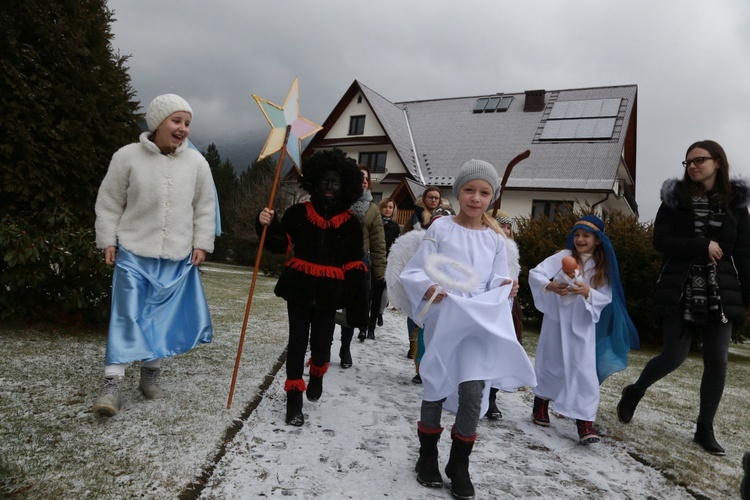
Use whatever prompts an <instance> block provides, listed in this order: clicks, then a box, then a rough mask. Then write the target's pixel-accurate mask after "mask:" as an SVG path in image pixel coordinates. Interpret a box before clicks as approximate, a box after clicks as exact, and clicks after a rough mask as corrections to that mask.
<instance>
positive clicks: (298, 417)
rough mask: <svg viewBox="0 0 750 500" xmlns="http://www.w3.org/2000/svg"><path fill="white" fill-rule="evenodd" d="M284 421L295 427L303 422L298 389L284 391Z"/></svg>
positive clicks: (300, 425)
mask: <svg viewBox="0 0 750 500" xmlns="http://www.w3.org/2000/svg"><path fill="white" fill-rule="evenodd" d="M286 423H287V424H289V425H293V426H295V427H302V426H303V425H304V424H305V416H304V415H302V393H301V392H300V391H296V390H294V391H289V392H287V393H286Z"/></svg>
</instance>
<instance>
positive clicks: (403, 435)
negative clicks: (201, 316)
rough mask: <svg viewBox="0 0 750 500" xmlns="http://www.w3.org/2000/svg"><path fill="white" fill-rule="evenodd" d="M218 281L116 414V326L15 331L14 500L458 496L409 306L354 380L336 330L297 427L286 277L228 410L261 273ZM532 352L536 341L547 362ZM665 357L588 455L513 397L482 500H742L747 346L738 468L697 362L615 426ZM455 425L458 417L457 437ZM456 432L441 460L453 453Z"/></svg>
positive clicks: (484, 451)
mask: <svg viewBox="0 0 750 500" xmlns="http://www.w3.org/2000/svg"><path fill="white" fill-rule="evenodd" d="M203 270H204V273H203V280H204V285H205V288H206V291H207V294H208V296H209V303H210V306H211V310H212V314H213V319H214V326H215V331H216V333H215V340H214V343H213V344H210V345H206V346H200V347H199V348H198V349H195V350H193V351H191V352H190V353H187V354H185V355H182V356H178V357H176V358H173V359H170V360H168V361H167V362H166V363H165V369H164V377H163V382H164V386H165V388H166V389H167V390H168V391H169V393H170V396H169V398H167V399H165V400H157V401H146V400H145V399H144V398H143V397H142V396H141V395H140V393H139V392H138V390H137V369H136V367H135V366H134V367H131V368H130V369H129V370H128V373H127V377H128V378H127V384H128V385H127V389H126V391H125V410H124V411H123V412H121V414H119V415H117V416H116V417H114V418H111V419H104V420H103V419H99V418H96V417H95V416H93V415H92V414H91V413H90V405H91V403H92V401H93V398H94V397H95V396H96V394H97V393H98V386H99V381H100V377H101V369H102V363H103V358H104V349H105V340H106V339H105V336H104V334H103V332H101V331H99V332H90V333H78V332H76V333H75V334H71V333H70V332H69V331H66V330H64V329H60V330H58V331H51V329H44V330H40V329H28V330H19V329H14V330H8V329H3V328H2V327H0V349H2V352H3V361H2V362H0V497H1V496H3V495H4V494H8V493H12V492H17V493H16V495H15V496H14V498H53V497H59V498H93V497H99V498H115V497H117V498H131V497H141V498H175V497H178V496H179V497H180V498H195V497H196V496H197V495H198V494H200V496H201V498H210V499H224V498H248V499H249V498H258V497H292V498H311V497H313V496H321V497H324V498H356V499H361V498H386V497H388V498H409V499H428V498H429V499H434V498H450V494H449V493H448V491H447V489H442V490H441V489H428V488H424V487H422V486H420V485H419V484H417V482H416V480H415V476H414V463H415V460H416V457H417V452H418V440H417V437H416V428H415V426H416V420H417V418H418V412H419V402H420V397H421V386H418V385H414V384H412V383H411V377H412V376H413V373H414V372H413V365H412V362H411V361H410V360H408V359H406V356H405V354H406V348H407V341H406V326H405V319H404V317H403V316H402V315H401V314H400V313H398V312H395V311H388V312H387V313H386V315H385V318H384V319H385V324H384V326H383V327H382V328H378V329H377V330H376V337H377V338H376V340H375V341H367V342H365V343H362V344H360V343H359V342H357V341H356V339H355V342H354V344H353V356H354V366H353V367H352V368H350V369H348V370H343V369H341V367H340V366H339V363H338V346H339V343H338V330H337V332H336V340H335V342H334V345H333V348H332V362H331V367H330V370H329V373H328V374H327V375H326V377H325V379H324V384H323V397H322V398H321V399H320V401H318V402H316V403H309V402H307V401H306V400H305V407H304V413H305V417H306V423H305V425H304V426H303V427H301V428H295V427H290V426H286V425H285V424H284V421H283V417H284V393H283V391H282V384H283V381H284V367H283V366H282V365H281V363H279V359H280V357H281V356H282V354H283V349H284V344H285V341H286V334H287V323H286V308H285V304H284V302H283V301H281V300H280V299H277V298H276V297H274V296H273V291H272V289H273V285H274V283H275V280H273V279H267V278H264V277H260V278H258V281H257V284H256V293H255V297H254V298H253V307H252V312H251V317H250V323H249V328H248V332H247V337H246V340H245V348H244V353H243V357H242V364H241V366H240V372H239V377H238V383H237V387H236V389H235V394H234V401H233V405H232V408H231V409H229V410H227V408H226V404H227V396H228V391H229V384H230V380H231V376H232V370H233V367H234V361H235V354H236V348H237V343H238V340H239V334H240V330H241V327H242V319H243V316H244V310H245V302H246V300H247V291H248V288H249V285H250V274H249V273H248V271H247V270H246V269H242V268H229V267H226V266H216V265H214V264H208V265H204V266H203ZM535 341H536V337H535V335H534V334H533V332H527V333H526V341H525V347H526V348H527V351H528V352H529V353H530V354H532V355H533V352H534V351H533V349H534V345H535ZM651 355H653V353H645V352H639V353H634V354H633V356H632V357H631V367H629V368H628V369H627V370H626V371H625V372H623V373H619V374H616V375H614V376H612V377H611V378H610V379H608V380H607V381H606V382H605V384H604V385H603V386H602V403H601V406H600V413H599V418H598V422H597V424H598V426H599V429H600V430H601V431H602V432H603V433H604V434H605V437H604V440H603V441H602V442H601V443H599V444H595V445H591V446H588V447H584V446H581V445H579V444H577V440H576V433H575V425H574V423H573V422H571V421H569V420H566V419H563V418H559V417H555V416H553V419H552V420H553V421H552V427H550V428H547V429H544V428H540V427H537V426H535V425H533V424H532V423H531V421H530V412H531V400H532V397H533V396H532V394H531V392H530V391H518V392H515V393H511V394H501V395H499V399H498V403H499V406H500V408H501V410H502V411H503V414H504V418H503V419H502V420H500V421H497V422H489V421H487V420H484V419H483V420H482V421H481V422H480V427H479V439H478V440H477V443H476V446H475V451H474V453H473V454H472V456H471V466H470V470H471V473H472V478H473V480H474V483H475V486H476V488H477V498H524V497H537V496H545V497H551V498H670V499H672V498H693V497H701V496H705V497H710V498H732V497H735V498H736V497H737V496H738V493H737V492H738V488H739V482H740V479H741V477H740V475H741V457H742V454H743V453H744V452H745V451H747V450H750V433H748V432H747V428H748V424H749V423H750V419H748V417H747V410H748V405H747V401H748V395H749V394H750V389H748V387H750V384H749V383H748V381H750V345H741V346H733V347H732V356H731V360H730V368H729V370H730V373H729V377H728V385H727V391H726V393H725V397H724V400H723V402H722V406H721V408H720V409H719V416H718V418H717V422H716V424H715V426H716V430H717V438H718V440H719V442H720V443H721V444H722V445H723V446H724V447H725V448H726V449H727V455H726V456H725V457H714V456H711V455H709V454H707V453H705V452H703V451H702V450H701V449H699V448H698V447H697V446H696V445H695V444H694V443H693V442H692V433H693V431H694V423H693V421H694V419H695V416H696V414H697V393H698V387H699V384H700V381H699V376H700V372H701V367H702V364H701V361H700V357H691V358H690V359H689V360H688V362H686V364H685V366H683V367H682V368H681V369H680V370H679V371H678V372H676V373H675V374H673V375H672V376H670V377H668V378H667V379H665V380H664V381H662V382H661V383H660V384H658V385H657V386H656V387H654V388H653V390H652V391H650V392H649V394H648V396H647V397H646V398H645V399H644V400H643V402H642V404H641V407H639V409H638V412H637V413H636V417H635V419H634V420H633V422H632V423H631V424H629V425H627V426H626V425H623V424H620V423H619V422H617V419H616V417H615V414H614V408H615V405H616V403H617V399H618V395H619V391H620V389H621V388H622V387H623V386H624V385H627V384H628V383H630V382H631V381H632V380H633V379H634V378H635V377H636V376H637V374H638V372H639V370H640V368H641V367H642V366H643V364H644V363H645V362H646V361H647V360H648V359H649V358H650V356H651ZM278 368H281V369H280V370H279V372H278V375H277V376H276V377H269V376H268V375H269V374H271V375H273V374H274V373H275V370H277V369H278ZM261 387H262V389H261ZM259 395H262V398H260V397H258V396H259ZM452 421H453V418H452V416H451V415H448V414H444V419H443V424H444V425H445V426H450V424H451V423H452ZM447 430H448V429H446V432H445V433H444V435H443V438H442V439H441V443H440V455H441V456H440V462H441V466H444V465H445V462H446V459H447V455H448V451H449V449H450V439H449V437H448V432H447Z"/></svg>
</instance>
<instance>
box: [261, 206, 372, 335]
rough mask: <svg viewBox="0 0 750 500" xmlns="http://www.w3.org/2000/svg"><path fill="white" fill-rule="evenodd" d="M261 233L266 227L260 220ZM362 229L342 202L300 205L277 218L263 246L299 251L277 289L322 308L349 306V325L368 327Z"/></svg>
mask: <svg viewBox="0 0 750 500" xmlns="http://www.w3.org/2000/svg"><path fill="white" fill-rule="evenodd" d="M256 230H257V231H258V234H259V235H260V234H261V232H262V230H263V228H262V226H261V225H260V223H256ZM362 245H363V241H362V227H361V225H360V222H359V220H358V219H357V217H356V216H355V215H354V213H353V212H352V211H351V210H349V209H348V208H347V207H346V206H344V205H343V204H341V203H327V204H326V203H321V202H319V201H316V199H315V198H313V201H312V202H309V201H308V202H305V203H298V204H296V205H292V206H291V207H289V208H288V209H287V210H286V212H284V215H283V217H282V218H281V222H279V220H278V219H277V217H276V216H274V218H273V220H272V222H271V224H270V225H269V226H268V231H267V234H266V240H265V245H264V248H265V249H266V250H269V251H271V252H273V253H281V254H283V253H288V252H289V251H293V252H294V256H293V257H292V258H291V259H290V260H289V261H288V262H287V263H286V267H285V268H284V270H283V271H282V272H281V276H280V277H279V281H278V283H276V288H275V289H274V291H275V292H276V295H277V296H279V297H282V298H283V299H285V300H287V301H288V302H293V303H296V304H300V305H303V306H313V305H314V306H316V307H319V308H322V309H342V308H346V314H347V322H348V323H349V324H350V325H355V326H358V327H359V326H364V327H365V328H366V327H367V319H368V310H367V296H366V290H365V276H366V273H367V266H366V265H365V264H364V263H363V262H362Z"/></svg>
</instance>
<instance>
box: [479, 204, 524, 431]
mask: <svg viewBox="0 0 750 500" xmlns="http://www.w3.org/2000/svg"><path fill="white" fill-rule="evenodd" d="M487 213H488V215H491V211H490V212H487ZM495 220H496V221H497V223H498V225H499V226H500V229H502V232H501V233H500V234H502V235H503V236H505V253H506V254H507V256H508V271H509V272H510V277H511V279H513V281H514V282H516V283H518V276H519V275H520V274H521V264H520V262H519V260H520V259H519V254H518V245H516V242H515V241H514V240H513V219H511V217H510V214H509V213H508V212H506V211H504V210H498V211H497V212H496V213H495ZM510 307H511V315H512V316H513V328H514V329H515V332H516V339H518V343H519V344H520V343H521V339H522V336H523V310H522V309H521V305H520V304H519V303H518V297H513V301H512V302H511V305H510ZM497 391H498V389H497V387H491V388H490V400H489V404H490V406H489V408H488V409H487V413H485V416H486V417H487V418H488V419H490V420H498V419H500V418H503V413H502V412H501V411H500V408H498V407H497Z"/></svg>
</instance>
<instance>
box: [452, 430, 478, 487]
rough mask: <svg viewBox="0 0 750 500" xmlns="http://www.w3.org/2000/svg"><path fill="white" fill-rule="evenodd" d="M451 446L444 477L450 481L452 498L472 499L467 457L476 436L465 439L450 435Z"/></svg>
mask: <svg viewBox="0 0 750 500" xmlns="http://www.w3.org/2000/svg"><path fill="white" fill-rule="evenodd" d="M451 438H452V439H453V444H452V446H451V456H450V458H449V459H448V465H446V466H445V475H446V476H448V477H449V478H450V480H451V485H450V492H451V495H453V498H459V499H461V500H468V499H471V498H474V485H473V484H472V483H471V477H470V476H469V455H471V450H472V448H474V441H475V440H476V435H474V436H472V437H470V438H466V437H459V436H458V435H457V434H452V435H451Z"/></svg>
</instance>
